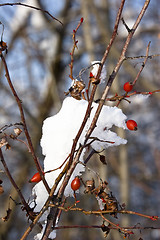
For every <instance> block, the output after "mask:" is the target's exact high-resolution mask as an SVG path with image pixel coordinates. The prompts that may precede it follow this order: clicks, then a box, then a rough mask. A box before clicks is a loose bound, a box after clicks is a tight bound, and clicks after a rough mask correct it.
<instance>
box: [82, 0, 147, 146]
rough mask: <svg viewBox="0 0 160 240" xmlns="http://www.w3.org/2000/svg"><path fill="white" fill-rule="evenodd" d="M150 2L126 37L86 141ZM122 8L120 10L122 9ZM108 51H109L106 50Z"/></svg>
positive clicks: (143, 8) (144, 7)
mask: <svg viewBox="0 0 160 240" xmlns="http://www.w3.org/2000/svg"><path fill="white" fill-rule="evenodd" d="M149 3H150V0H146V1H145V3H144V5H143V7H142V10H141V12H140V14H139V15H138V17H137V20H136V22H135V24H134V26H133V28H132V29H131V31H130V32H129V33H128V37H127V39H126V41H125V44H124V46H123V49H122V52H121V55H120V58H119V60H118V62H117V65H116V66H115V68H114V70H113V72H112V74H111V75H110V77H109V80H108V82H107V85H106V87H105V90H104V92H103V94H102V97H101V99H100V102H99V105H98V108H97V110H96V113H95V115H94V118H93V120H92V123H91V126H90V128H89V130H88V132H87V134H86V140H85V143H86V142H87V140H88V138H89V137H90V135H91V133H92V132H93V130H94V128H95V126H96V123H97V120H98V117H99V114H100V112H101V110H102V107H103V105H104V102H105V100H106V98H107V95H108V93H109V90H110V88H111V85H112V83H113V81H114V79H115V77H116V75H117V73H118V71H119V69H120V67H121V65H122V63H123V61H124V59H125V54H126V51H127V49H128V46H129V44H130V42H131V39H132V37H133V34H134V33H135V31H136V29H137V27H138V25H139V24H140V21H141V19H142V17H143V15H144V13H145V11H146V10H147V7H148V5H149ZM120 10H121V11H122V9H121V8H120ZM120 10H119V11H120ZM120 16H121V15H120V14H119V18H118V19H117V21H120ZM115 28H116V29H115V31H114V32H116V31H117V28H118V26H117V25H116V26H115ZM112 37H115V36H114V34H113V36H112ZM106 53H107V52H106ZM106 53H105V54H106ZM105 59H106V57H105V56H104V58H103V61H104V60H105ZM101 62H102V61H101Z"/></svg>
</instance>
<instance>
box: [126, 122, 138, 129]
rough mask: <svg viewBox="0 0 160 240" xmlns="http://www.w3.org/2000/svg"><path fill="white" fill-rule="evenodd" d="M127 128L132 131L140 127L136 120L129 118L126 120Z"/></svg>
mask: <svg viewBox="0 0 160 240" xmlns="http://www.w3.org/2000/svg"><path fill="white" fill-rule="evenodd" d="M126 125H127V128H128V129H129V130H131V131H136V130H137V129H138V125H137V123H136V122H135V121H134V120H128V121H127V122H126Z"/></svg>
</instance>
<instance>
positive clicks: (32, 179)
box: [29, 172, 44, 183]
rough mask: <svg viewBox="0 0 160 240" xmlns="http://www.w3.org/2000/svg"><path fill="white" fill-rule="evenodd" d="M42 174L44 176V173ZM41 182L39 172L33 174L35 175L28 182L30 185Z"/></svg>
mask: <svg viewBox="0 0 160 240" xmlns="http://www.w3.org/2000/svg"><path fill="white" fill-rule="evenodd" d="M43 174H44V173H43ZM41 180H42V178H41V176H40V174H39V172H37V173H35V174H34V175H33V177H32V178H31V179H30V180H29V182H30V183H32V182H36V183H38V182H40V181H41Z"/></svg>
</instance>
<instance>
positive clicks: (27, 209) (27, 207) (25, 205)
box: [0, 148, 33, 219]
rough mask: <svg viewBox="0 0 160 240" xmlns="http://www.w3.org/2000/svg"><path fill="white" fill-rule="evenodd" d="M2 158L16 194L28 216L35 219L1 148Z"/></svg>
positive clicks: (0, 156)
mask: <svg viewBox="0 0 160 240" xmlns="http://www.w3.org/2000/svg"><path fill="white" fill-rule="evenodd" d="M0 158H1V162H2V164H3V167H4V169H5V172H6V175H7V176H8V178H9V180H10V182H11V184H12V186H13V187H14V188H15V190H16V192H17V193H18V195H19V197H20V199H21V202H22V204H23V206H24V208H25V210H26V212H27V213H28V215H29V216H30V218H31V219H33V215H32V210H31V209H30V207H29V206H28V204H27V202H26V200H25V199H24V197H23V194H22V192H21V190H20V189H19V187H18V186H17V184H16V182H15V181H14V179H13V177H12V175H11V173H10V171H9V169H8V166H7V164H6V162H5V160H4V157H3V153H2V150H1V148H0Z"/></svg>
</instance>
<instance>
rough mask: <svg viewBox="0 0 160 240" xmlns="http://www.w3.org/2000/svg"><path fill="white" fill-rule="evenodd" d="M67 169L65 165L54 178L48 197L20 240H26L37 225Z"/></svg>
mask: <svg viewBox="0 0 160 240" xmlns="http://www.w3.org/2000/svg"><path fill="white" fill-rule="evenodd" d="M67 169H68V163H67V164H66V165H65V167H64V169H63V170H62V172H61V173H60V174H59V175H58V177H57V178H56V180H55V183H54V185H53V187H52V188H51V191H50V194H49V197H48V199H47V200H46V202H45V204H44V206H43V207H42V209H41V211H40V212H39V214H38V215H37V216H36V217H35V219H34V221H33V222H32V223H31V224H30V226H29V227H28V228H27V229H26V231H25V232H24V234H23V236H22V237H21V239H20V240H25V239H26V237H27V236H28V235H29V233H30V232H31V231H32V229H33V228H34V227H35V225H36V224H37V222H38V221H39V219H40V218H41V216H42V215H43V213H44V212H45V211H46V210H47V209H48V207H49V204H50V202H51V200H52V197H53V194H54V192H55V190H56V188H57V186H58V184H59V182H60V181H61V179H62V177H63V176H64V174H65V173H66V171H67ZM57 215H58V213H57Z"/></svg>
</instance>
